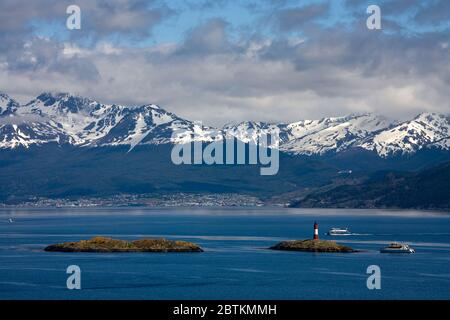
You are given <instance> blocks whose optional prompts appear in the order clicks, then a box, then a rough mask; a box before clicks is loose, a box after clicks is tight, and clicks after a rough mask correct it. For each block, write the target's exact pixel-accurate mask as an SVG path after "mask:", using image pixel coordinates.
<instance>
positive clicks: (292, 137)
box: [0, 93, 450, 157]
mask: <svg viewBox="0 0 450 320" xmlns="http://www.w3.org/2000/svg"><path fill="white" fill-rule="evenodd" d="M449 124H450V117H449V116H444V115H438V114H426V113H424V114H421V115H419V116H417V117H416V118H414V119H412V120H410V121H405V122H396V121H389V120H388V119H386V118H384V117H381V116H377V115H374V114H352V115H349V116H345V117H335V118H323V119H321V120H301V121H298V122H293V123H290V124H283V123H282V124H270V123H263V122H250V121H246V122H242V123H240V124H238V125H226V126H224V127H223V128H213V127H206V126H203V125H201V124H198V123H195V122H192V121H189V120H186V119H182V118H180V117H178V116H176V115H175V114H173V113H170V112H167V111H166V110H164V109H162V108H160V107H159V106H157V105H153V104H148V105H143V106H124V105H116V104H102V103H99V102H97V101H94V100H91V99H87V98H83V97H79V96H74V95H70V94H67V93H58V94H52V93H43V94H41V95H39V96H38V97H36V98H35V99H33V100H32V101H30V102H29V103H27V104H25V105H20V104H19V103H17V102H16V101H15V100H14V99H12V98H10V97H9V96H8V95H6V94H0V149H7V148H8V149H14V148H17V147H25V148H29V147H30V146H32V145H44V144H47V143H57V144H60V145H63V144H70V145H74V146H79V147H99V146H112V147H113V146H120V145H124V146H128V147H129V149H130V150H131V149H133V148H134V147H135V146H136V145H142V144H168V143H189V142H192V141H213V140H221V139H225V138H226V139H229V138H236V139H238V140H241V141H243V142H245V143H257V142H258V139H259V138H260V137H261V136H263V135H266V136H272V137H274V136H275V137H276V136H278V137H279V148H280V150H282V151H284V152H289V153H292V154H297V155H323V154H327V153H336V152H342V151H344V150H347V149H350V148H362V149H366V150H369V151H373V152H376V153H377V154H378V155H380V156H381V157H388V156H390V155H395V154H408V153H414V152H416V151H418V150H421V149H423V148H438V149H444V150H449V149H450V139H449V137H450V129H449Z"/></svg>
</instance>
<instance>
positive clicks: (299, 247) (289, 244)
mask: <svg viewBox="0 0 450 320" xmlns="http://www.w3.org/2000/svg"><path fill="white" fill-rule="evenodd" d="M270 249H272V250H286V251H307V252H343V253H351V252H357V250H354V249H352V248H350V247H346V246H343V245H340V244H337V243H336V242H334V241H328V240H318V239H316V240H313V239H309V240H293V241H283V242H280V243H278V244H277V245H275V246H273V247H270Z"/></svg>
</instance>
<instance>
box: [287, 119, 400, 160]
mask: <svg viewBox="0 0 450 320" xmlns="http://www.w3.org/2000/svg"><path fill="white" fill-rule="evenodd" d="M392 124H393V123H392V122H390V121H388V120H387V119H386V118H384V117H380V116H376V115H373V114H359V115H358V114H353V115H349V116H346V117H337V118H324V119H321V120H303V121H299V122H295V123H291V124H289V125H288V126H287V130H288V131H289V141H288V142H286V143H285V144H283V145H282V146H281V149H282V150H284V151H287V152H293V153H297V154H307V155H313V154H325V153H327V152H332V151H334V152H340V151H343V150H345V149H347V148H349V147H351V146H354V145H356V144H357V143H358V142H359V141H360V140H361V139H363V138H366V137H367V136H369V135H372V134H374V133H375V132H378V131H380V130H383V129H386V128H389V127H390V126H391V125H392Z"/></svg>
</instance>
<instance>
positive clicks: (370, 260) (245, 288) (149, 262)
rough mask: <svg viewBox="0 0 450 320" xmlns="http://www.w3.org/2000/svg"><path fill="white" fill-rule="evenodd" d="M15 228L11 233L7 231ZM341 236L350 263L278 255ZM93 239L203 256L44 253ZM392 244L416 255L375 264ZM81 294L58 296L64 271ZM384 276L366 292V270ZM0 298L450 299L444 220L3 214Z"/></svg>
mask: <svg viewBox="0 0 450 320" xmlns="http://www.w3.org/2000/svg"><path fill="white" fill-rule="evenodd" d="M9 217H13V218H14V220H15V222H14V223H8V221H7V220H8V218H9ZM315 220H317V221H318V223H319V227H320V235H321V237H322V238H327V237H326V236H325V235H324V233H325V232H326V230H327V229H328V228H330V227H349V228H350V229H351V230H352V231H353V232H355V233H357V235H352V236H347V237H338V238H334V239H338V242H340V243H343V244H348V245H350V246H352V247H354V248H356V249H362V250H364V252H360V253H355V254H336V253H328V254H325V253H322V254H314V253H305V252H280V251H271V250H267V249H266V248H267V247H269V246H271V245H273V244H276V243H277V242H279V241H282V240H288V239H304V238H310V237H311V236H312V231H313V230H312V226H313V223H314V221H315ZM96 235H104V236H113V237H117V238H121V239H137V238H141V237H160V236H163V237H167V238H171V239H174V238H176V239H182V240H187V241H193V242H196V243H198V244H199V245H201V246H202V247H203V248H204V249H205V252H204V253H184V254H173V253H172V254H149V253H126V254H97V253H48V252H44V251H43V248H44V247H45V246H46V245H48V244H52V243H57V242H64V241H76V240H80V239H87V238H90V237H92V236H96ZM391 241H401V242H406V243H409V244H410V245H412V246H413V247H414V248H415V249H416V252H417V253H416V254H411V255H392V254H380V253H379V251H378V250H379V248H380V247H381V246H383V245H384V244H387V243H389V242H391ZM73 264H75V265H78V266H80V268H81V270H82V277H81V283H82V284H81V285H82V290H68V289H67V288H66V279H67V277H68V275H67V274H66V272H65V271H66V268H67V267H68V266H69V265H73ZM369 265H378V266H380V268H381V290H368V289H367V286H366V280H367V277H368V275H367V274H366V270H367V267H368V266H369ZM0 299H450V214H448V213H437V212H420V211H382V210H303V209H283V208H254V209H245V210H243V209H226V208H217V209H135V208H126V209H122V208H121V209H70V210H62V209H48V210H44V209H40V210H0Z"/></svg>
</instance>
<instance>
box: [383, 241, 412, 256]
mask: <svg viewBox="0 0 450 320" xmlns="http://www.w3.org/2000/svg"><path fill="white" fill-rule="evenodd" d="M380 252H381V253H415V252H416V251H415V250H414V249H413V248H411V247H410V246H408V245H407V244H403V243H398V242H393V243H391V244H390V245H388V246H387V247H384V248H381V249H380Z"/></svg>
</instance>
